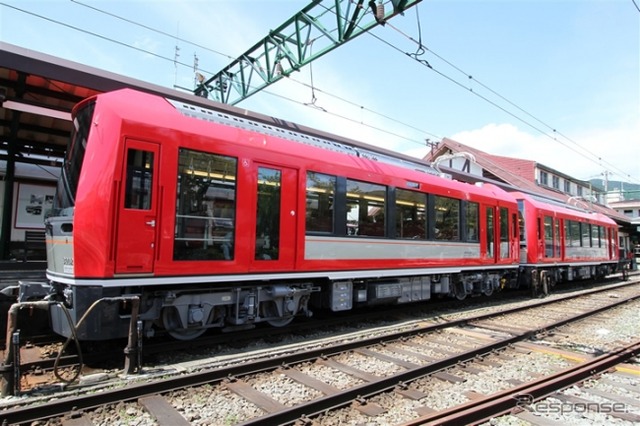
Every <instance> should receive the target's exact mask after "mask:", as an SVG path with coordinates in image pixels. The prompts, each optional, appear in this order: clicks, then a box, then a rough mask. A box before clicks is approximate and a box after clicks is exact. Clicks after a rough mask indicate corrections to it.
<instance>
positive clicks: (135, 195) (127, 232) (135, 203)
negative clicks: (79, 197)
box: [114, 139, 160, 274]
mask: <svg viewBox="0 0 640 426" xmlns="http://www.w3.org/2000/svg"><path fill="white" fill-rule="evenodd" d="M159 151H160V147H159V145H157V144H154V143H148V142H141V141H136V140H131V139H129V140H127V141H126V149H125V167H124V168H123V171H122V174H123V175H122V187H121V191H120V199H119V200H118V211H117V214H116V218H115V219H114V220H115V221H116V223H117V225H118V230H117V239H116V244H115V248H116V252H115V260H116V262H115V272H116V273H117V274H119V273H148V272H152V271H153V262H154V258H155V246H156V221H157V209H158V191H157V189H158V167H157V165H158V156H159Z"/></svg>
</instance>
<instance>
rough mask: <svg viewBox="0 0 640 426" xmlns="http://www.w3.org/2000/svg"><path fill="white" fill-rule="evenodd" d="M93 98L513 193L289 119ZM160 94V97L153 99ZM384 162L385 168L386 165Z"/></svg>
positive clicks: (137, 96) (157, 116) (179, 103)
mask: <svg viewBox="0 0 640 426" xmlns="http://www.w3.org/2000/svg"><path fill="white" fill-rule="evenodd" d="M94 98H108V99H111V101H112V102H118V103H119V104H118V105H117V108H115V109H114V112H115V113H116V114H119V115H120V116H121V117H122V118H123V119H126V120H131V121H140V122H143V123H147V124H150V125H155V124H157V123H166V122H169V120H170V119H171V118H172V117H174V118H175V116H174V114H175V113H178V114H180V115H181V116H183V117H186V118H188V119H195V120H198V121H199V122H203V121H204V122H208V123H214V124H217V125H222V126H225V127H227V128H235V129H240V130H244V131H250V132H255V133H259V134H261V135H267V136H270V137H274V138H277V139H278V140H286V141H291V142H295V143H298V144H301V145H302V146H307V147H313V148H318V149H323V150H325V151H327V152H333V153H339V154H342V155H344V156H347V157H351V158H353V159H357V160H358V161H359V162H360V161H362V160H364V161H370V162H373V163H377V167H376V168H377V169H379V170H380V171H381V172H382V173H386V174H390V175H393V174H394V172H397V169H395V168H402V169H404V170H405V172H406V174H403V177H405V178H406V179H408V180H412V179H415V180H418V179H419V180H420V181H423V182H424V181H425V180H426V181H431V182H433V183H434V184H435V183H436V180H437V182H438V184H439V185H440V186H442V182H443V181H444V180H446V182H447V187H448V188H450V189H452V190H456V191H460V192H464V193H467V194H474V195H478V196H486V197H491V198H499V199H501V200H503V201H504V202H511V203H516V200H515V198H514V197H513V196H512V195H510V193H509V192H507V191H504V190H503V189H501V188H499V187H498V186H496V185H492V184H479V185H474V184H470V183H466V182H461V181H455V180H452V179H451V177H450V176H447V175H443V174H442V173H440V172H439V171H438V170H436V169H435V168H434V167H432V166H431V165H430V164H429V163H427V162H424V161H421V160H419V159H417V158H413V157H408V156H405V155H402V154H395V153H393V152H391V151H386V150H383V149H379V148H378V147H374V146H371V145H367V144H365V143H362V142H357V141H352V140H350V139H345V138H342V137H339V136H335V135H331V134H328V133H321V132H319V133H314V132H307V131H306V128H302V127H292V126H290V125H286V126H278V125H276V124H275V123H265V122H263V121H258V120H255V119H253V118H252V117H250V116H246V115H236V114H233V113H231V112H229V111H219V110H216V109H213V108H207V107H205V106H202V105H198V104H192V103H189V102H186V101H185V100H181V99H173V98H170V97H162V96H157V95H152V94H148V93H144V92H140V91H136V90H133V89H121V90H116V91H112V92H107V93H103V94H100V95H97V96H96V97H94ZM94 98H91V99H94ZM125 99H126V101H125ZM161 99H162V100H164V101H165V102H156V101H157V100H161ZM154 100H155V101H154ZM89 101H90V100H86V101H85V102H89ZM140 103H143V104H144V105H145V108H140V107H139V105H140ZM165 107H171V108H165ZM74 111H75V110H74ZM176 123H177V128H179V129H181V130H184V129H185V127H184V124H178V122H176ZM189 131H193V132H199V131H198V130H196V129H195V126H194V128H190V129H189ZM203 132H204V131H203ZM359 164H360V163H359ZM389 166H390V167H391V168H388V167H389Z"/></svg>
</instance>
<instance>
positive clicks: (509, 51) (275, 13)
mask: <svg viewBox="0 0 640 426" xmlns="http://www.w3.org/2000/svg"><path fill="white" fill-rule="evenodd" d="M325 2H329V3H331V4H332V3H333V0H331V1H329V0H325ZM307 4H308V2H307V1H286V0H281V1H258V0H254V1H249V0H236V1H230V0H229V1H222V0H211V1H205V0H198V1H194V0H183V1H177V0H156V1H151V0H130V1H118V0H116V1H106V0H76V1H72V0H38V1H30V0H0V39H1V40H2V41H4V42H8V43H12V44H15V45H18V46H21V47H25V48H29V49H33V50H36V51H40V52H44V53H47V54H51V55H55V56H59V57H62V58H65V59H69V60H72V61H76V62H80V63H83V64H87V65H91V66H94V67H97V68H101V69H105V70H108V71H112V72H116V73H119V74H123V75H126V76H130V77H134V78H138V79H141V80H145V81H149V82H152V83H155V84H159V85H162V86H166V87H173V86H174V85H177V86H181V87H187V88H192V87H193V84H194V72H193V66H192V65H193V62H194V55H195V56H197V57H198V68H199V70H200V72H201V73H203V74H205V76H207V77H208V76H210V75H211V74H214V73H216V72H217V71H219V70H220V69H221V68H222V67H224V66H225V65H226V64H228V63H229V62H231V61H232V58H235V57H237V56H238V55H239V54H241V53H243V52H244V51H245V50H247V49H248V48H249V47H251V46H252V45H253V44H255V43H256V42H257V41H258V40H260V39H261V38H262V37H264V36H265V35H266V34H267V33H268V31H269V30H270V29H273V28H276V27H278V26H279V25H280V24H282V23H283V22H285V21H286V20H287V19H289V18H290V17H291V16H293V15H294V14H295V13H296V12H297V11H299V10H301V9H302V8H303V7H304V6H306V5H307ZM636 4H640V2H639V1H638V0H636ZM87 6H91V7H87ZM92 7H93V8H97V9H100V10H102V11H104V12H108V13H111V14H114V15H117V16H120V17H122V18H125V19H127V20H130V21H135V22H138V23H140V24H142V25H144V26H147V27H150V28H154V29H157V30H160V31H162V32H164V33H167V34H168V35H163V34H160V33H158V32H156V31H151V30H149V29H146V28H143V27H140V26H137V25H134V24H132V23H129V22H125V21H123V20H120V19H116V18H114V17H111V16H109V15H107V14H105V13H101V12H99V11H96V10H94V9H92ZM387 7H389V6H387ZM36 15H39V16H40V17H39V16H36ZM42 17H45V18H46V19H43V18H42ZM418 17H419V22H420V28H421V31H420V32H419V31H418V25H417V22H418ZM52 21H57V22H52ZM61 23H62V24H61ZM63 24H64V25H63ZM390 24H391V25H387V26H385V27H379V28H376V29H375V30H374V31H373V34H375V36H376V37H377V38H376V37H373V36H372V35H369V34H364V35H362V36H360V37H358V38H356V39H354V40H352V41H350V42H349V43H346V44H345V45H343V46H341V47H339V48H338V49H336V50H334V51H333V52H331V53H329V54H327V55H325V56H323V57H322V58H320V59H318V60H316V61H315V62H313V63H312V65H311V66H307V67H306V68H304V69H303V70H301V71H300V72H297V73H294V74H293V75H292V76H291V78H290V79H282V80H281V81H280V82H278V83H276V84H274V85H272V86H270V87H269V88H267V89H266V90H264V91H262V92H260V93H257V94H255V95H253V96H252V97H250V98H248V99H246V100H245V101H243V102H241V103H239V104H238V105H237V106H239V107H242V108H246V109H249V110H253V111H256V112H260V113H263V114H268V115H272V116H275V117H279V118H283V119H287V120H291V121H294V122H297V123H301V124H304V125H307V126H311V127H315V128H319V129H322V130H325V131H330V132H333V133H338V134H341V135H344V136H348V137H351V138H354V139H357V140H361V141H364V142H368V143H372V144H375V145H379V146H384V147H385V148H388V149H391V150H395V151H401V152H404V153H408V154H411V155H415V156H423V155H424V154H425V153H426V150H427V148H426V146H425V143H424V140H425V139H427V138H429V139H431V140H432V141H437V140H439V139H440V138H442V137H448V138H451V139H455V140H457V141H459V142H462V143H465V144H468V145H471V146H473V147H475V148H478V149H481V150H484V151H486V152H489V153H491V154H496V155H505V156H513V157H518V158H524V159H530V160H535V161H538V162H540V163H542V164H545V165H547V166H549V167H552V168H555V169H557V170H559V171H560V172H563V173H566V174H569V175H572V176H574V177H576V178H578V179H585V180H586V179H589V178H592V177H602V176H603V173H604V172H605V171H607V172H608V173H609V177H610V179H614V180H626V181H629V182H634V183H640V160H638V158H640V156H639V151H640V12H639V11H638V9H637V8H636V6H635V4H634V3H633V1H632V0H510V1H507V0H467V1H462V0H449V1H445V0H423V1H422V2H421V3H420V4H419V5H418V6H417V7H413V8H411V9H410V10H408V11H406V12H405V14H404V16H397V17H395V18H393V20H391V21H390ZM70 27H76V29H74V28H70ZM90 33H93V34H90ZM407 36H409V37H411V38H413V39H414V40H418V39H419V36H421V40H422V44H423V45H424V46H426V47H427V48H428V51H427V52H426V53H425V54H424V55H423V56H421V58H423V59H426V60H427V61H428V63H429V64H430V65H431V66H432V67H433V68H432V69H429V68H427V67H425V66H424V65H423V64H421V63H418V62H416V61H414V60H412V59H411V58H409V57H408V56H407V55H406V54H405V53H404V52H408V53H413V52H415V51H416V48H417V46H416V43H415V42H414V41H412V40H411V39H409V38H408V37H407ZM178 38H179V39H182V40H178ZM378 38H380V39H383V40H385V41H386V42H387V43H389V44H390V45H392V46H394V47H395V48H392V47H390V46H389V45H387V44H386V43H383V42H381V41H380V40H379V39H378ZM185 40H187V41H192V42H194V43H197V44H198V45H200V46H195V45H193V44H190V43H187V42H186V41H185ZM128 46H133V48H132V47H128ZM176 46H177V47H179V49H180V50H179V54H180V56H179V57H178V61H179V62H182V63H184V64H186V65H180V64H178V65H176V64H175V63H174V61H173V59H174V57H175V51H176ZM216 52H219V53H216ZM442 59H444V61H443V60H442ZM452 65H453V66H452ZM311 71H312V75H313V86H314V88H315V97H316V101H315V105H316V106H318V107H322V109H320V108H313V107H311V106H308V105H307V106H305V105H304V104H305V103H307V104H308V103H310V102H311V100H312V91H311V89H310V87H309V85H310V84H311ZM469 75H471V76H472V77H473V78H469V77H468V76H469ZM452 80H453V81H455V82H457V83H454V82H452ZM487 88H488V89H487ZM481 97H483V98H485V99H483V98H481ZM505 99H506V100H505ZM496 105H497V106H496ZM380 129H381V130H382V131H381V130H380ZM554 130H555V131H554Z"/></svg>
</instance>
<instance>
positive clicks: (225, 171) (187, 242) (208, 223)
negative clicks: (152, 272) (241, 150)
mask: <svg viewBox="0 0 640 426" xmlns="http://www.w3.org/2000/svg"><path fill="white" fill-rule="evenodd" d="M236 170H237V160H236V159H235V158H232V157H226V156H222V155H216V154H208V153H204V152H196V151H191V150H187V149H181V150H180V153H179V159H178V186H177V191H176V197H177V199H176V225H175V234H174V247H173V258H174V260H232V259H233V258H234V244H233V241H234V232H235V215H236Z"/></svg>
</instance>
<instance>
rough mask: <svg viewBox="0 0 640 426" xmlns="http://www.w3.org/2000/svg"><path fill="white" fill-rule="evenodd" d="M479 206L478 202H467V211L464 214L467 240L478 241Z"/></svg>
mask: <svg viewBox="0 0 640 426" xmlns="http://www.w3.org/2000/svg"><path fill="white" fill-rule="evenodd" d="M479 211H480V210H479V206H478V203H473V202H469V203H467V211H466V214H465V219H466V227H467V241H474V242H477V241H479V238H480V237H479V235H480V232H479V230H480V227H479V219H478V213H479Z"/></svg>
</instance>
